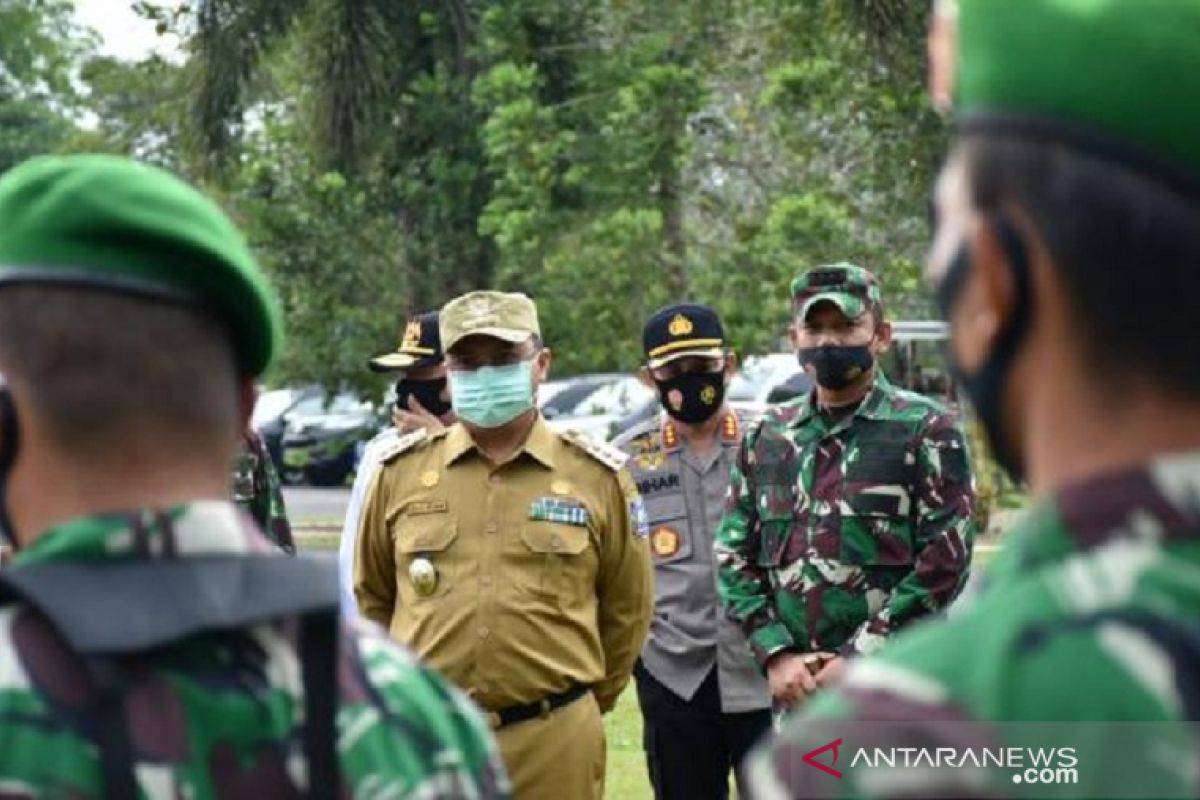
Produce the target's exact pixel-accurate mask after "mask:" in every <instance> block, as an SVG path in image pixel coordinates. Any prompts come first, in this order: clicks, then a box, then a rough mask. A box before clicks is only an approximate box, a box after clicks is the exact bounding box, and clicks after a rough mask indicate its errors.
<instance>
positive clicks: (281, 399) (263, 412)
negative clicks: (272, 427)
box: [251, 389, 299, 427]
mask: <svg viewBox="0 0 1200 800" xmlns="http://www.w3.org/2000/svg"><path fill="white" fill-rule="evenodd" d="M298 394H299V392H298V391H297V390H295V389H273V390H271V391H269V392H263V393H262V394H260V395H259V396H258V401H257V402H256V403H255V404H254V414H253V416H252V417H251V424H252V425H254V426H256V427H257V426H259V425H262V424H264V423H266V422H269V421H270V420H273V419H275V418H276V417H278V416H279V415H280V414H282V413H283V412H285V411H287V410H288V408H289V407H290V406H291V405H292V403H294V402H295V401H296V397H297V395H298Z"/></svg>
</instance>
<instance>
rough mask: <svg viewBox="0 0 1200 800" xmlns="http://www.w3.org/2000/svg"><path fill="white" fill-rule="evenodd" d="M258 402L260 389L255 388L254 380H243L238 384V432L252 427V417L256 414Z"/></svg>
mask: <svg viewBox="0 0 1200 800" xmlns="http://www.w3.org/2000/svg"><path fill="white" fill-rule="evenodd" d="M257 401H258V389H257V388H255V386H254V379H253V378H242V379H241V381H240V382H239V384H238V424H239V427H238V430H239V431H244V430H246V428H247V427H249V425H250V416H251V415H252V414H253V413H254V404H255V403H256V402H257Z"/></svg>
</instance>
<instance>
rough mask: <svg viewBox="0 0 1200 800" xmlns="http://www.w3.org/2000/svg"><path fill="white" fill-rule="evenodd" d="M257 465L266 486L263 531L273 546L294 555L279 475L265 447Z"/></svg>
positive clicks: (290, 528) (294, 547) (293, 543)
mask: <svg viewBox="0 0 1200 800" xmlns="http://www.w3.org/2000/svg"><path fill="white" fill-rule="evenodd" d="M260 443H261V440H260ZM259 463H260V464H261V465H262V472H263V481H264V482H265V484H266V486H265V489H266V491H264V492H263V493H262V496H264V497H265V500H266V505H267V508H266V524H265V525H264V526H263V530H264V531H266V532H267V534H268V535H269V536H270V537H271V539H272V541H274V542H275V544H277V545H279V546H280V547H282V548H283V549H284V550H285V551H287V552H289V553H295V552H296V542H295V540H294V539H293V538H292V524H291V522H289V521H288V515H287V507H286V506H285V505H284V504H283V484H282V483H281V482H280V480H279V473H278V472H276V471H275V463H274V462H273V461H271V456H270V454H269V453H268V452H267V449H266V447H265V446H264V447H263V448H262V457H261V458H260V459H259Z"/></svg>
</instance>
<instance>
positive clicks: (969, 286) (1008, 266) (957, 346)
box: [950, 222, 1021, 373]
mask: <svg viewBox="0 0 1200 800" xmlns="http://www.w3.org/2000/svg"><path fill="white" fill-rule="evenodd" d="M963 247H965V248H966V253H967V258H968V267H967V268H968V270H969V271H968V273H967V276H966V278H965V280H964V285H963V288H962V291H961V292H959V296H958V300H957V302H956V303H955V304H954V309H953V310H952V312H951V315H950V317H951V318H950V325H951V328H952V329H953V330H954V336H953V345H952V346H953V347H954V350H955V357H956V358H957V359H958V362H959V363H960V364H961V365H962V367H963V369H964V370H965V371H966V372H968V373H973V372H975V371H976V370H977V369H979V368H980V367H981V366H982V364H983V361H984V359H985V358H986V357H987V354H988V353H990V352H991V351H992V349H993V348H994V346H995V342H996V340H997V339H998V338H999V337H1000V335H1001V333H1002V332H1003V331H1004V329H1005V327H1006V326H1007V325H1008V324H1009V322H1010V321H1011V319H1012V315H1013V313H1014V310H1015V305H1016V293H1017V288H1016V287H1017V284H1016V280H1017V279H1016V272H1015V270H1016V269H1019V268H1021V267H1018V266H1015V265H1014V264H1013V263H1012V260H1011V253H1010V252H1009V251H1008V250H1007V249H1006V248H1005V247H1004V244H1003V242H1002V241H1001V235H1000V232H999V229H998V228H997V227H996V225H995V224H994V223H990V222H983V223H982V224H979V225H976V226H974V230H973V231H972V232H971V234H970V235H969V236H968V237H967V240H966V241H965V242H964V243H963Z"/></svg>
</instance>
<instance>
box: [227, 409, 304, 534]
mask: <svg viewBox="0 0 1200 800" xmlns="http://www.w3.org/2000/svg"><path fill="white" fill-rule="evenodd" d="M242 438H243V444H242V449H241V451H240V452H239V453H238V454H237V457H236V458H235V459H234V461H233V474H232V476H231V484H232V486H231V487H230V494H231V496H232V497H233V500H234V502H235V503H237V504H238V505H240V506H241V507H242V508H244V509H246V511H248V512H249V513H250V516H252V517H254V521H255V522H257V523H258V527H259V528H260V529H261V530H262V532H263V533H265V534H266V535H267V538H268V539H270V540H271V541H273V542H274V543H275V544H276V545H278V546H279V547H280V549H282V550H286V551H287V552H289V553H293V552H295V550H296V545H295V543H294V541H293V540H292V525H291V523H290V522H288V517H287V509H286V508H285V507H284V505H283V488H282V486H281V485H280V483H279V473H277V472H276V471H275V464H274V463H273V462H272V461H271V455H270V454H269V453H268V452H267V446H266V444H265V443H264V442H263V440H262V437H261V436H259V435H258V434H257V433H255V432H254V431H251V430H248V431H246V433H245V434H244V435H243V437H242Z"/></svg>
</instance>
